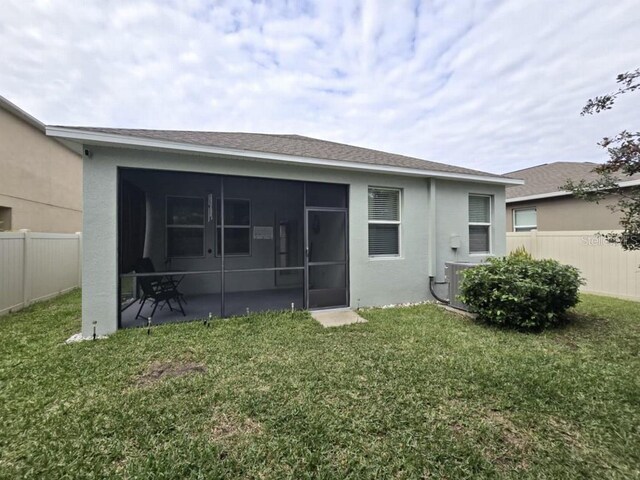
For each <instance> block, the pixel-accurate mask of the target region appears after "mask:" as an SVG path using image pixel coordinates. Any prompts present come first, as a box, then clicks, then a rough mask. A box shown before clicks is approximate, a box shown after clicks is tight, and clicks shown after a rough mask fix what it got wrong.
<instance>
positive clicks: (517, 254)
mask: <svg viewBox="0 0 640 480" xmlns="http://www.w3.org/2000/svg"><path fill="white" fill-rule="evenodd" d="M509 258H516V259H520V260H533V257H532V256H531V254H530V253H529V252H527V249H526V248H524V247H523V246H522V245H520V246H519V247H518V248H516V249H515V250H514V251H513V252H511V253H510V254H509Z"/></svg>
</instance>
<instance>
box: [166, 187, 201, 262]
mask: <svg viewBox="0 0 640 480" xmlns="http://www.w3.org/2000/svg"><path fill="white" fill-rule="evenodd" d="M166 222H167V257H168V258H179V257H202V256H204V199H203V198H202V197H167V218H166Z"/></svg>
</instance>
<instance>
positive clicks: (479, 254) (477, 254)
mask: <svg viewBox="0 0 640 480" xmlns="http://www.w3.org/2000/svg"><path fill="white" fill-rule="evenodd" d="M471 197H486V198H488V199H489V223H487V222H470V221H468V220H469V199H470V198H471ZM467 223H468V226H467V235H468V234H469V227H471V226H481V227H489V228H488V230H487V231H488V233H489V251H488V252H472V251H471V240H469V256H470V257H487V256H493V195H487V194H486V193H470V194H469V196H468V198H467Z"/></svg>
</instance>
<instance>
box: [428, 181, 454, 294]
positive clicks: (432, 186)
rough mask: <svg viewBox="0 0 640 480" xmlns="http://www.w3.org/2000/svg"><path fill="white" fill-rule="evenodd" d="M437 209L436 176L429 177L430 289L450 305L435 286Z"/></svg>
mask: <svg viewBox="0 0 640 480" xmlns="http://www.w3.org/2000/svg"><path fill="white" fill-rule="evenodd" d="M436 210H437V209H436V180H435V178H429V208H428V212H429V220H428V226H429V231H428V234H427V235H428V239H427V257H428V258H427V261H428V263H427V270H428V273H429V291H430V292H431V295H432V296H433V298H435V299H436V300H437V301H439V302H440V303H444V304H447V305H448V304H449V300H446V299H444V298H440V297H439V296H438V294H436V292H435V289H434V288H433V286H434V284H437V283H438V282H436V224H437V222H436ZM441 283H446V282H441Z"/></svg>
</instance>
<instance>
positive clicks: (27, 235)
mask: <svg viewBox="0 0 640 480" xmlns="http://www.w3.org/2000/svg"><path fill="white" fill-rule="evenodd" d="M20 233H22V235H23V237H22V238H23V240H22V241H23V248H22V253H23V258H22V307H23V308H26V307H28V306H29V302H31V230H29V229H27V228H23V229H21V230H20Z"/></svg>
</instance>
